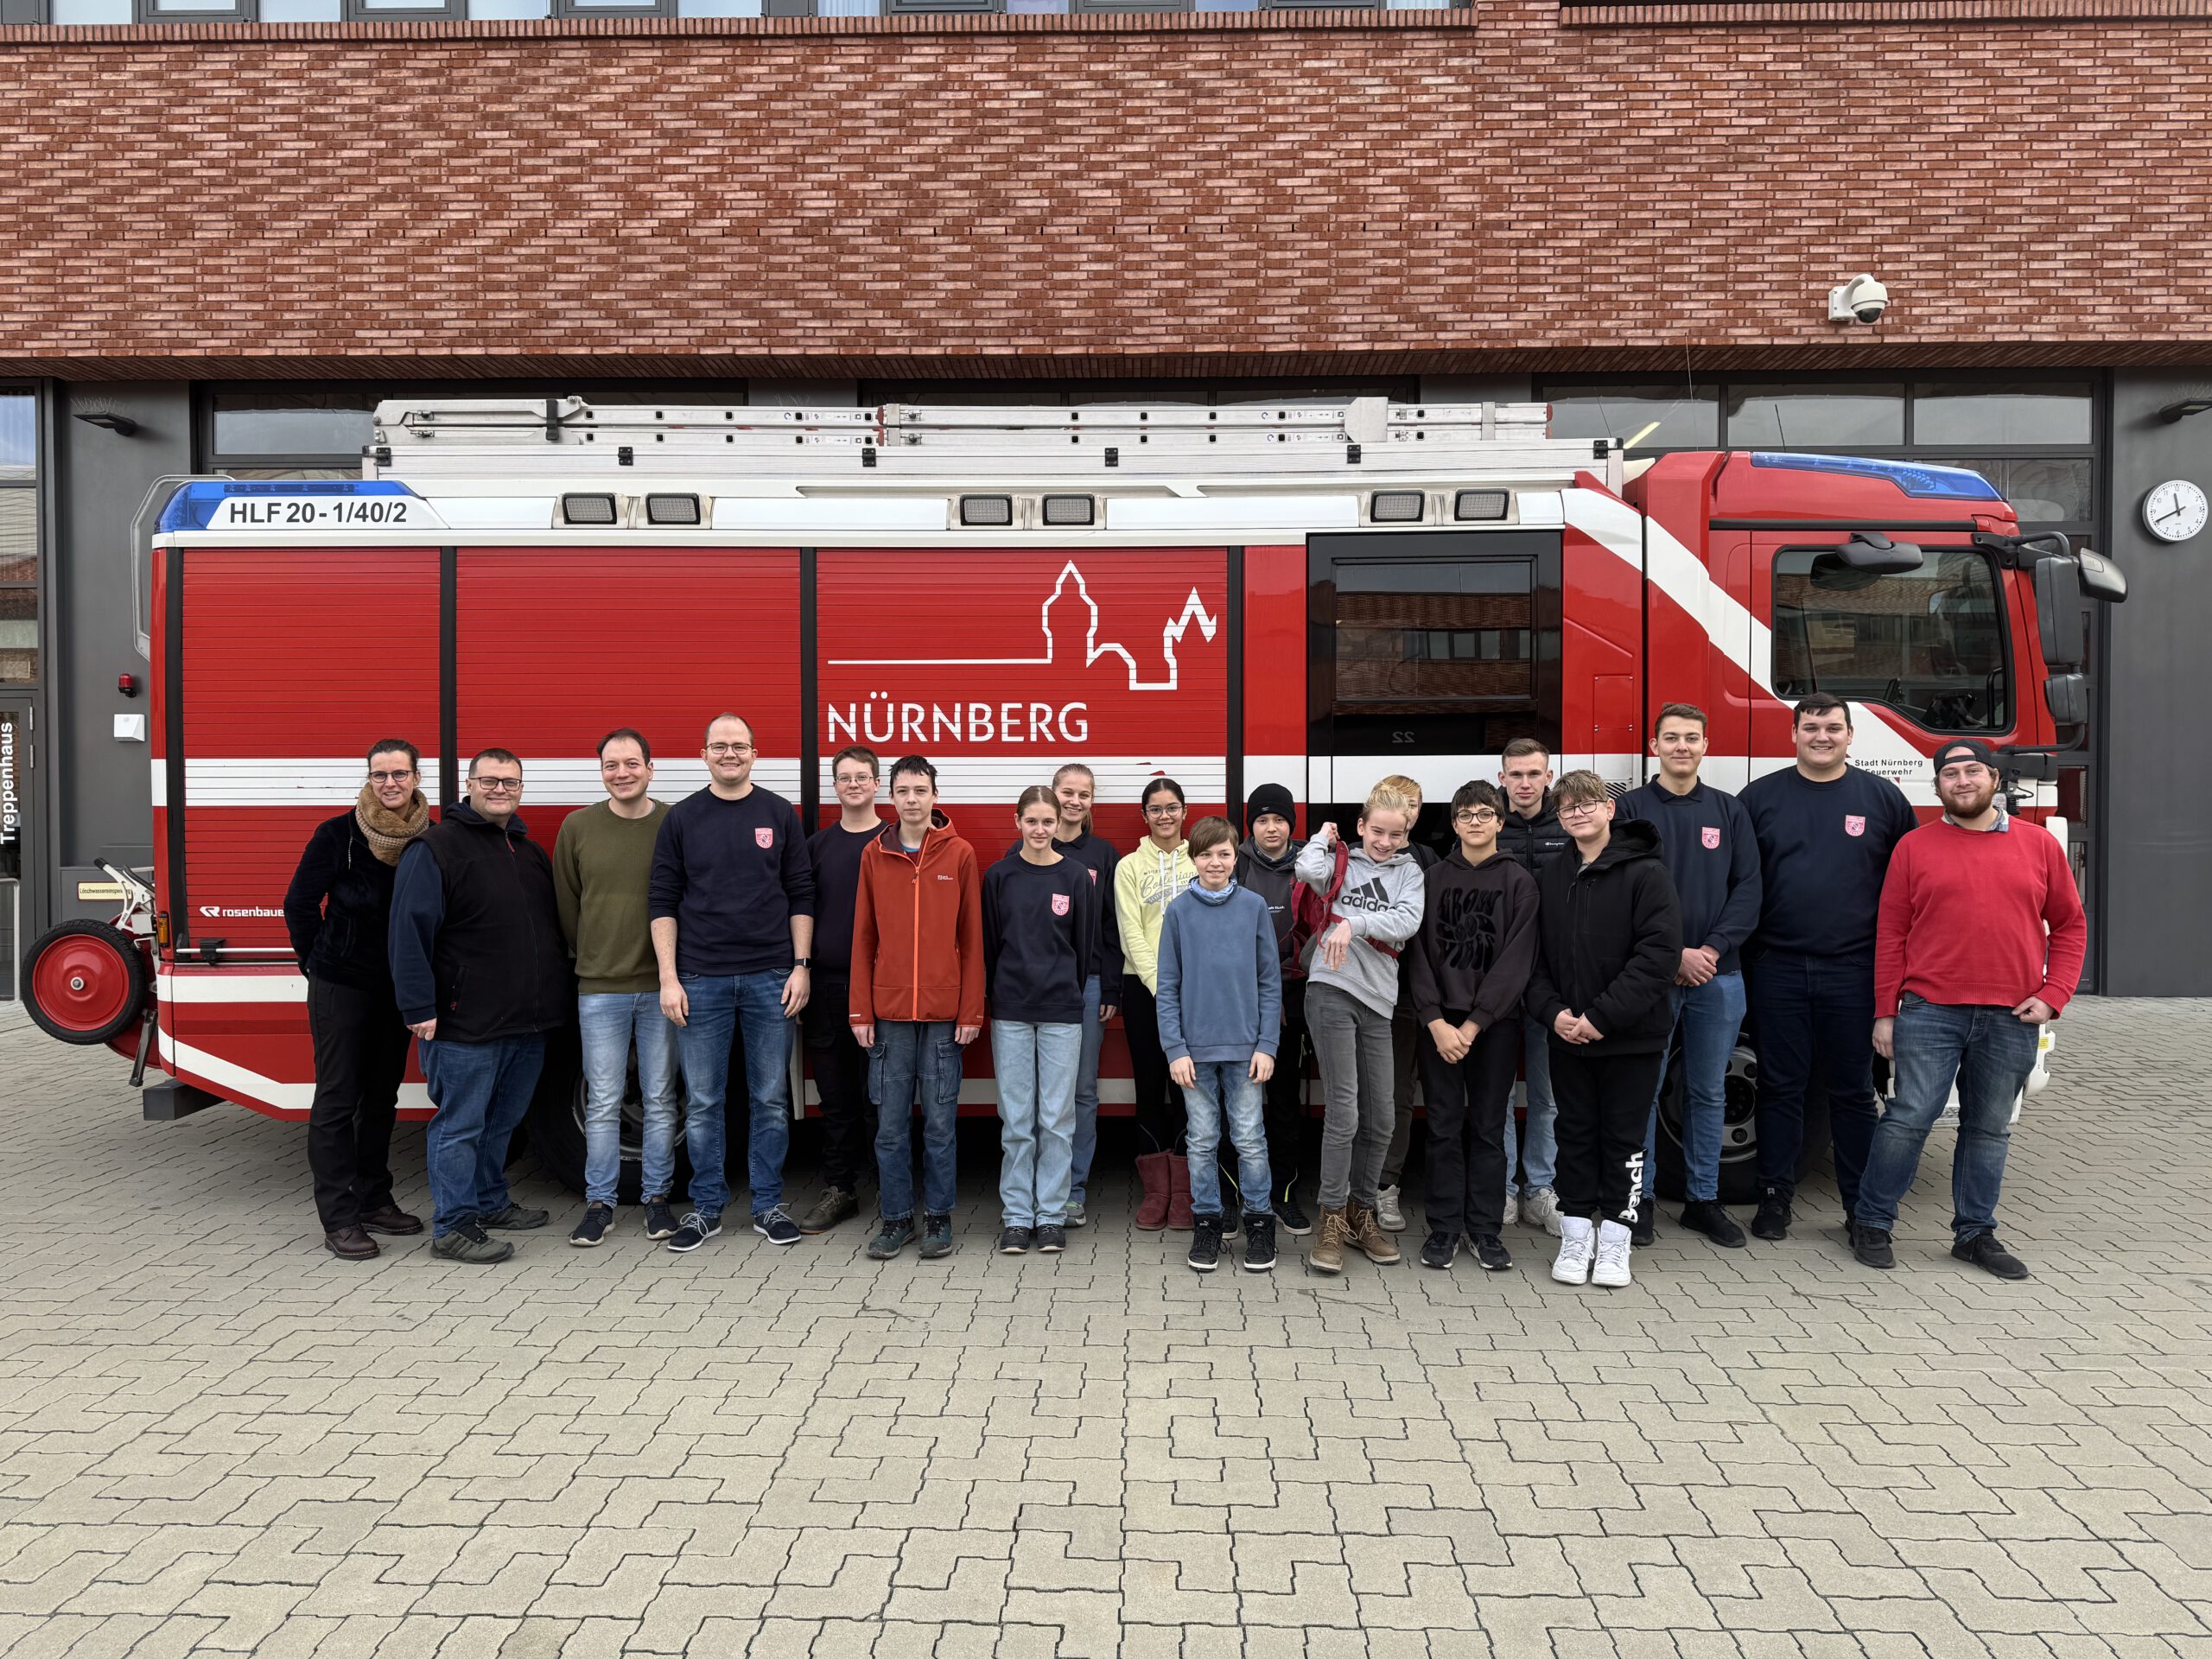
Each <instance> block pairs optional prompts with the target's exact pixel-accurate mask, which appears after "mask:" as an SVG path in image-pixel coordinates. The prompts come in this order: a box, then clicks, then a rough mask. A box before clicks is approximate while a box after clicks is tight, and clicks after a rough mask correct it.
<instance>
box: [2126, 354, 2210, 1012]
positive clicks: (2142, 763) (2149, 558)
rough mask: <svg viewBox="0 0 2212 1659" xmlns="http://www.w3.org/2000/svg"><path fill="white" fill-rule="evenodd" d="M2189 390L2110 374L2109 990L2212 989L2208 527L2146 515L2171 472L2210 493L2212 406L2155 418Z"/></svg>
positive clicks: (2156, 376) (2171, 379)
mask: <svg viewBox="0 0 2212 1659" xmlns="http://www.w3.org/2000/svg"><path fill="white" fill-rule="evenodd" d="M2190 397H2212V378H2207V377H2206V376H2203V375H2202V374H2197V375H2190V374H2185V373H2132V372H2125V371H2123V372H2119V373H2117V374H2115V375H2114V376H2113V392H2112V498H2111V519H2110V522H2111V524H2112V544H2111V547H2110V549H2109V551H2110V552H2111V553H2112V555H2113V557H2115V558H2116V559H2118V561H2119V562H2120V569H2122V570H2124V571H2125V572H2126V575H2127V585H2128V594H2127V602H2126V604H2124V605H2118V606H2114V607H2112V610H2111V615H2110V621H2109V626H2110V630H2111V632H2110V634H2109V636H2108V639H2107V652H2106V654H2105V660H2104V664H2103V669H2104V674H2103V681H2104V685H2105V688H2106V690H2105V696H2106V707H2105V709H2104V710H2103V722H2104V731H2103V755H2102V766H2101V771H2102V772H2103V775H2104V795H2105V800H2104V804H2103V810H2102V812H2101V818H2102V826H2101V841H2102V849H2103V856H2102V858H2101V860H2100V862H2101V865H2102V867H2103V869H2104V872H2105V878H2104V879H2105V903H2104V924H2103V925H2104V981H2103V988H2104V989H2105V990H2106V992H2107V993H2108V994H2109V995H2114V996H2212V925H2208V918H2212V766H2206V765H2205V764H2204V758H2205V747H2204V741H2203V738H2202V735H2201V734H2200V733H2199V732H2198V731H2197V729H2196V724H2197V722H2196V715H2195V706H2196V701H2197V699H2196V696H2194V695H2193V692H2192V688H2194V687H2196V686H2197V685H2199V684H2201V683H2202V682H2201V681H2200V680H2199V678H2198V676H2197V671H2198V669H2199V668H2200V667H2201V666H2202V663H2203V660H2204V646H2205V641H2206V640H2208V639H2212V531H2206V532H2205V533H2204V534H2203V535H2202V536H2200V537H2197V538H2196V540H2194V541H2191V542H2186V543H2182V544H2180V545H2178V546H2173V545H2169V544H2168V543H2164V542H2161V541H2159V540H2158V539H2157V538H2156V537H2153V536H2152V535H2151V534H2150V532H2149V531H2147V530H2145V528H2144V524H2143V515H2142V508H2143V498H2144V497H2145V495H2147V494H2149V493H2150V492H2151V490H2152V487H2153V486H2156V485H2158V484H2162V483H2164V482H2165V481H2166V480H2168V479H2187V480H2190V481H2191V482H2192V483H2195V484H2196V485H2198V486H2200V487H2202V488H2204V489H2207V490H2212V413H2208V414H2203V415H2196V416H2189V417H2186V418H2184V419H2182V420H2179V421H2172V422H2169V421H2165V420H2162V419H2161V418H2160V417H2159V413H2158V411H2159V410H2161V409H2163V408H2165V407H2166V406H2168V405H2170V404H2174V403H2177V402H2179V401H2180V400H2182V399H2183V398H2190Z"/></svg>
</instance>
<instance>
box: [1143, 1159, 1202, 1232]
mask: <svg viewBox="0 0 2212 1659" xmlns="http://www.w3.org/2000/svg"><path fill="white" fill-rule="evenodd" d="M1137 1179H1139V1180H1141V1181H1142V1182H1143V1183H1144V1197H1143V1198H1142V1199H1141V1200H1140V1201H1139V1202H1138V1205H1137V1227H1138V1230H1140V1231H1142V1232H1147V1233H1156V1232H1158V1231H1159V1230H1160V1229H1161V1228H1163V1227H1165V1226H1166V1224H1167V1202H1168V1190H1167V1154H1166V1153H1164V1152H1147V1153H1145V1154H1141V1156H1140V1157H1139V1158H1138V1159H1137ZM1189 1208H1190V1205H1188V1204H1187V1203H1185V1205H1184V1209H1185V1212H1187V1211H1189Z"/></svg>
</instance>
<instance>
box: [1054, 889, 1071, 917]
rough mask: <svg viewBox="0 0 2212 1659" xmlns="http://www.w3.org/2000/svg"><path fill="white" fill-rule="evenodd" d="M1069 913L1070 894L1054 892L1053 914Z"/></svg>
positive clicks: (1062, 914) (1063, 914)
mask: <svg viewBox="0 0 2212 1659" xmlns="http://www.w3.org/2000/svg"><path fill="white" fill-rule="evenodd" d="M1067 913H1068V896H1067V894H1065V893H1054V894H1053V895H1052V914H1053V915H1055V916H1065V915H1066V914H1067Z"/></svg>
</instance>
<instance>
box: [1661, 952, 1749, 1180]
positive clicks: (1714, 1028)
mask: <svg viewBox="0 0 2212 1659" xmlns="http://www.w3.org/2000/svg"><path fill="white" fill-rule="evenodd" d="M1675 1027H1676V1028H1677V1029H1679V1030H1680V1031H1681V1033H1682V1165H1683V1167H1684V1169H1685V1171H1686V1172H1687V1174H1686V1177H1685V1185H1684V1187H1683V1191H1682V1196H1683V1197H1684V1198H1687V1199H1688V1201H1689V1202H1690V1203H1692V1204H1700V1203H1705V1204H1710V1203H1712V1202H1713V1201H1715V1200H1717V1199H1718V1198H1719V1197H1720V1131H1721V1129H1722V1128H1724V1127H1725V1126H1726V1123H1727V1122H1728V1062H1729V1061H1730V1060H1731V1059H1732V1058H1735V1054H1736V1035H1737V1033H1738V1032H1740V1031H1742V1030H1743V1028H1744V976H1743V975H1741V974H1715V975H1714V976H1713V977H1712V978H1711V979H1708V980H1707V981H1706V982H1705V983H1704V984H1702V985H1677V986H1675ZM1672 1047H1673V1043H1672V1040H1671V1039H1669V1047H1668V1051H1667V1052H1662V1053H1661V1055H1660V1057H1659V1090H1658V1093H1657V1094H1655V1095H1653V1096H1652V1097H1651V1122H1649V1124H1648V1125H1647V1126H1646V1127H1645V1128H1644V1131H1643V1196H1644V1197H1645V1198H1649V1197H1651V1195H1652V1192H1653V1191H1654V1190H1655V1189H1654V1187H1653V1185H1652V1183H1653V1179H1654V1177H1653V1175H1652V1169H1653V1166H1655V1165H1656V1163H1657V1162H1658V1159H1659V1095H1662V1094H1664V1093H1665V1092H1666V1091H1667V1061H1668V1058H1669V1052H1671V1050H1672Z"/></svg>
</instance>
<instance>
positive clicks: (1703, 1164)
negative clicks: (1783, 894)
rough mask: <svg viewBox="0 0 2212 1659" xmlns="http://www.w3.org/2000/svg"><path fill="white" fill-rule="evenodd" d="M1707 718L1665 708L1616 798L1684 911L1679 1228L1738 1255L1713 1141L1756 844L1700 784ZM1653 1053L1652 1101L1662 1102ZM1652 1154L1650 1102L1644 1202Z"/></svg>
mask: <svg viewBox="0 0 2212 1659" xmlns="http://www.w3.org/2000/svg"><path fill="white" fill-rule="evenodd" d="M1705 728H1706V719H1705V710H1703V709H1700V708H1697V707H1695V706H1694V705H1693V704H1690V703H1687V702H1670V703H1669V704H1668V705H1667V706H1666V707H1665V708H1663V709H1661V710H1660V711H1659V718H1658V719H1657V721H1655V722H1654V723H1653V726H1652V732H1651V753H1653V754H1655V755H1656V756H1657V757H1658V759H1659V775H1658V776H1657V777H1656V778H1654V779H1652V780H1651V781H1650V782H1649V783H1648V784H1646V785H1643V787H1642V788H1641V789H1632V790H1630V791H1629V792H1628V793H1627V794H1626V795H1624V796H1623V797H1622V798H1621V804H1620V812H1619V817H1620V820H1621V822H1623V823H1638V822H1641V823H1649V825H1651V827H1652V828H1653V829H1656V830H1658V832H1659V861H1660V862H1661V863H1662V864H1664V865H1665V866H1666V867H1667V874H1669V875H1671V876H1672V877H1674V878H1675V899H1676V902H1677V903H1679V904H1680V905H1681V912H1682V965H1681V969H1680V970H1679V971H1677V972H1676V974H1675V1029H1677V1030H1678V1031H1680V1032H1681V1036H1682V1073H1683V1076H1682V1165H1683V1170H1684V1173H1685V1176H1686V1180H1685V1190H1684V1192H1683V1194H1682V1196H1683V1198H1684V1199H1685V1200H1686V1202H1685V1203H1684V1204H1683V1205H1682V1225H1683V1226H1685V1227H1688V1228H1690V1229H1692V1230H1694V1231H1696V1232H1700V1233H1703V1234H1704V1235H1705V1236H1707V1238H1709V1239H1711V1240H1712V1241H1713V1243H1716V1244H1719V1245H1725V1246H1726V1248H1728V1249H1742V1248H1743V1244H1744V1230H1743V1229H1742V1228H1740V1227H1738V1225H1737V1224H1736V1223H1735V1221H1734V1219H1733V1218H1732V1217H1731V1216H1730V1215H1729V1213H1728V1211H1726V1210H1725V1209H1724V1208H1722V1207H1721V1204H1720V1131H1721V1126H1722V1125H1723V1123H1725V1122H1726V1119H1727V1100H1726V1089H1727V1083H1728V1062H1729V1060H1730V1059H1731V1058H1733V1056H1734V1054H1735V1052H1736V1034H1737V1033H1738V1031H1740V1030H1741V1029H1742V1028H1743V1024H1744V974H1743V965H1742V963H1741V961H1740V960H1739V959H1738V954H1737V952H1738V946H1740V945H1741V944H1743V942H1744V941H1745V939H1747V938H1750V937H1751V931H1752V930H1753V929H1754V928H1756V927H1758V925H1759V900H1760V895H1761V894H1762V893H1764V884H1763V883H1762V881H1761V880H1760V876H1759V845H1758V837H1757V836H1754V835H1753V834H1752V833H1751V817H1750V815H1749V814H1747V813H1746V812H1745V810H1744V804H1743V803H1742V802H1741V801H1738V799H1737V798H1735V797H1734V796H1733V795H1731V794H1729V793H1728V791H1726V790H1723V789H1715V788H1713V786H1712V785H1710V784H1707V783H1706V782H1705V781H1704V780H1703V779H1700V778H1699V776H1698V769H1699V767H1700V766H1702V765H1703V764H1704V762H1705ZM1667 1058H1668V1057H1667V1054H1666V1052H1664V1051H1662V1052H1661V1055H1660V1067H1659V1087H1660V1092H1661V1093H1662V1094H1663V1093H1664V1092H1665V1091H1666V1085H1667V1069H1666V1068H1667ZM1658 1154H1659V1103H1658V1101H1657V1100H1656V1098H1655V1099H1654V1100H1653V1101H1652V1103H1651V1123H1650V1126H1649V1128H1647V1129H1646V1130H1645V1131H1644V1137H1643V1195H1644V1197H1645V1198H1647V1199H1649V1198H1651V1197H1652V1194H1653V1174H1652V1164H1653V1161H1654V1160H1656V1158H1657V1157H1658ZM1652 1208H1653V1207H1652V1205H1650V1204H1649V1203H1646V1204H1644V1205H1641V1206H1640V1207H1639V1210H1638V1212H1637V1213H1638V1216H1639V1217H1640V1218H1639V1220H1638V1222H1637V1228H1636V1243H1638V1244H1648V1243H1650V1242H1651V1235H1652V1226H1651V1223H1652V1220H1653V1214H1652Z"/></svg>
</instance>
